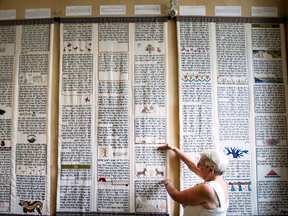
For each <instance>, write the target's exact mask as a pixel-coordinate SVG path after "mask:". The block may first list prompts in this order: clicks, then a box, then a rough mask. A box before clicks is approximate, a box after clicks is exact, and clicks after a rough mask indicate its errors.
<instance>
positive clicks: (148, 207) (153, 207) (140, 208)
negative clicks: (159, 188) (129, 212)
mask: <svg viewBox="0 0 288 216" xmlns="http://www.w3.org/2000/svg"><path fill="white" fill-rule="evenodd" d="M136 212H166V203H165V202H164V201H163V202H161V203H160V205H157V204H155V203H153V204H149V203H144V202H141V201H140V200H136Z"/></svg>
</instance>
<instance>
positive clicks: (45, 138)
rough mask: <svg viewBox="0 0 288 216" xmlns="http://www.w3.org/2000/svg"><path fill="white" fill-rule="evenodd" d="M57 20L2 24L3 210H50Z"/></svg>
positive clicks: (0, 181)
mask: <svg viewBox="0 0 288 216" xmlns="http://www.w3.org/2000/svg"><path fill="white" fill-rule="evenodd" d="M53 23H54V21H53V20H51V19H47V20H17V21H3V22H0V65H1V66H0V74H1V75H0V76H1V78H0V86H1V88H0V91H1V93H0V97H1V100H0V101H1V104H0V121H1V132H0V133H1V137H0V138H1V146H0V158H1V160H0V188H1V190H0V213H3V214H9V213H12V214H21V213H22V214H23V213H34V214H38V215H39V214H45V215H49V214H50V126H51V124H50V119H51V117H50V116H51V109H50V106H51V79H52V53H53V50H52V45H53V36H54V24H53Z"/></svg>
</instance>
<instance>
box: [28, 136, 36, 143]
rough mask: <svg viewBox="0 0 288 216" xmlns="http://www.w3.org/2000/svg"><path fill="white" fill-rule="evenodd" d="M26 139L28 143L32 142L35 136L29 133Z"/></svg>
mask: <svg viewBox="0 0 288 216" xmlns="http://www.w3.org/2000/svg"><path fill="white" fill-rule="evenodd" d="M27 140H28V142H29V143H34V142H35V141H36V136H35V135H29V136H28V139H27Z"/></svg>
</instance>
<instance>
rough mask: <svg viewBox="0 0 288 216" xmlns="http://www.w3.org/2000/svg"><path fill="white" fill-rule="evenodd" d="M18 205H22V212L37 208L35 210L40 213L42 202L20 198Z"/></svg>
mask: <svg viewBox="0 0 288 216" xmlns="http://www.w3.org/2000/svg"><path fill="white" fill-rule="evenodd" d="M19 205H20V206H22V207H23V212H24V213H28V212H35V209H36V210H37V212H38V213H39V214H40V215H42V212H41V210H42V207H43V205H42V203H41V202H40V201H35V202H33V203H30V202H29V201H23V200H20V203H19Z"/></svg>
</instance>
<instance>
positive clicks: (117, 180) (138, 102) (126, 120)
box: [56, 18, 168, 214]
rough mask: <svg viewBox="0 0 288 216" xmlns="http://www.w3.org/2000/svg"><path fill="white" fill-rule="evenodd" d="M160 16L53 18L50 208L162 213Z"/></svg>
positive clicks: (163, 23)
mask: <svg viewBox="0 0 288 216" xmlns="http://www.w3.org/2000/svg"><path fill="white" fill-rule="evenodd" d="M166 35H167V19H166V18H82V19H73V18H72V19H61V20H60V47H61V48H60V59H61V60H60V88H59V98H60V101H59V139H58V140H59V142H58V145H59V155H58V188H57V209H56V211H57V213H58V214H65V213H64V212H96V213H95V214H97V213H100V212H113V213H115V214H116V213H119V214H121V213H123V212H124V213H137V212H145V213H147V212H158V213H159V214H166V213H167V212H168V207H167V196H166V191H165V187H164V186H163V184H161V180H162V179H163V178H165V177H167V161H166V153H165V152H164V151H160V150H157V147H158V146H160V145H162V144H164V143H166V142H167V134H166V131H167V127H168V126H167V88H166V85H167V74H166V70H167V67H166V64H167V36H166Z"/></svg>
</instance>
